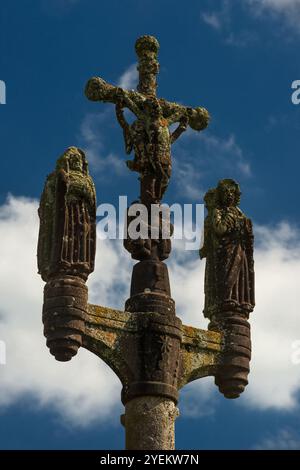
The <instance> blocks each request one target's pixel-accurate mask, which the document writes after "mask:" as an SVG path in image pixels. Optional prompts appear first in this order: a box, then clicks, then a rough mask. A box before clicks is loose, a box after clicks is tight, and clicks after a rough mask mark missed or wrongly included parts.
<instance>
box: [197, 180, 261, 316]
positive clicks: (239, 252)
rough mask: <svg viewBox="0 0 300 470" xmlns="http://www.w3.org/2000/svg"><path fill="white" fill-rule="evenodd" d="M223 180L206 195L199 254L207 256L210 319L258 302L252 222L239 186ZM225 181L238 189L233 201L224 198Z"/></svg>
mask: <svg viewBox="0 0 300 470" xmlns="http://www.w3.org/2000/svg"><path fill="white" fill-rule="evenodd" d="M222 181H223V183H222V182H220V183H222V184H220V183H219V186H218V188H216V189H214V190H210V192H208V193H207V195H206V206H207V209H208V215H207V217H206V220H205V226H204V246H203V248H202V249H201V250H200V256H201V257H202V258H203V257H206V268H205V307H204V314H205V316H206V317H208V318H212V316H214V315H215V314H218V313H219V312H220V311H224V310H232V309H234V310H241V311H244V312H245V313H247V312H248V313H249V312H250V311H252V310H253V307H254V304H255V300H254V262H253V233H252V224H251V221H250V220H249V219H248V218H247V217H246V216H245V215H244V214H243V212H242V211H241V210H240V209H239V208H238V207H237V204H238V202H239V194H240V193H239V189H238V185H236V186H235V184H236V183H235V184H233V182H232V180H222ZM224 181H225V182H226V183H224ZM225 184H226V185H230V184H231V186H232V187H233V188H234V190H235V191H236V192H237V194H235V196H234V199H235V200H234V201H233V200H231V199H230V197H228V198H227V196H226V197H223V195H222V187H223V186H224V185H225Z"/></svg>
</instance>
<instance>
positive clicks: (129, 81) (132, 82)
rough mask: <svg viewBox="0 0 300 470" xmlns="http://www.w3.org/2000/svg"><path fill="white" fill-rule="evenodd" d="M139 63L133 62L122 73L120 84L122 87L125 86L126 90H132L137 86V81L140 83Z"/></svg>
mask: <svg viewBox="0 0 300 470" xmlns="http://www.w3.org/2000/svg"><path fill="white" fill-rule="evenodd" d="M136 67H137V64H136V63H134V64H131V65H130V66H129V67H128V68H127V69H126V70H125V72H123V73H122V75H121V77H120V79H119V82H118V86H120V87H121V88H124V89H126V90H132V89H134V88H136V86H137V83H138V78H139V76H138V71H137V68H136Z"/></svg>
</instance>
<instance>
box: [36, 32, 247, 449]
mask: <svg viewBox="0 0 300 470" xmlns="http://www.w3.org/2000/svg"><path fill="white" fill-rule="evenodd" d="M136 51H137V54H138V57H139V65H138V70H139V85H138V90H137V91H126V90H121V89H120V88H118V87H114V86H112V85H109V84H107V83H106V82H104V81H103V80H102V79H100V78H92V79H91V80H89V82H88V84H87V86H86V95H87V96H88V98H89V99H91V100H94V101H109V102H112V103H114V104H115V105H116V113H117V118H118V120H119V122H120V124H121V126H122V128H123V131H124V138H125V145H126V151H127V152H128V153H130V152H131V150H132V149H133V150H134V153H135V156H134V160H133V161H129V162H128V167H129V168H130V169H131V170H134V171H137V172H138V173H139V174H140V181H141V193H140V198H139V202H140V203H142V204H144V206H145V207H146V208H147V209H149V211H150V212H151V208H152V206H156V207H157V208H158V209H160V208H161V206H160V202H161V198H162V195H163V194H164V192H165V190H166V188H167V186H168V181H169V177H170V174H171V168H170V167H171V155H170V147H171V144H172V142H173V141H174V140H175V139H176V138H178V137H179V135H180V134H181V133H182V132H183V130H185V129H186V127H187V126H188V125H189V126H190V127H192V128H193V129H196V130H201V129H204V128H205V127H206V125H207V123H208V113H207V111H206V110H204V109H203V108H195V109H192V108H186V107H184V106H181V105H178V104H175V103H170V102H168V101H166V100H164V99H157V98H156V75H157V72H158V62H157V51H158V42H157V41H156V39H155V38H153V37H151V36H143V37H142V38H140V39H138V41H137V43H136ZM124 107H128V109H130V110H131V111H132V112H133V113H134V114H135V115H136V117H137V120H136V121H135V122H134V123H133V124H132V125H131V126H129V124H128V123H127V122H126V120H125V117H124V113H123V108H124ZM174 122H178V123H179V125H178V128H177V129H176V130H175V131H174V132H173V134H171V132H170V131H169V125H170V124H172V123H174ZM239 198H240V191H239V186H238V185H237V183H236V182H234V181H233V180H229V179H227V180H222V181H220V182H219V184H218V186H217V187H216V188H214V189H212V190H209V191H208V192H207V194H206V196H205V202H206V206H207V209H208V215H207V217H206V220H205V227H204V245H203V247H202V248H201V250H200V257H201V258H204V257H205V258H206V259H207V265H206V274H205V307H204V314H205V316H206V317H207V318H209V319H210V324H209V327H208V330H207V331H206V330H201V329H197V328H194V327H192V326H186V325H183V324H182V322H181V320H180V318H178V317H177V315H176V311H175V302H174V300H173V299H172V297H171V289H170V283H169V276H168V269H167V266H166V264H165V263H164V262H163V261H164V260H165V259H166V258H168V256H169V254H170V251H171V240H170V235H171V233H172V224H171V223H170V222H169V221H167V227H168V233H169V237H165V236H163V230H162V226H163V222H164V216H163V215H161V216H160V217H158V221H157V224H156V226H155V227H153V220H152V218H151V217H150V216H148V215H147V218H146V220H144V221H143V224H144V225H145V226H146V236H143V237H142V236H140V237H138V238H137V239H136V238H133V237H131V234H130V233H129V232H128V233H127V237H125V239H124V247H125V248H126V249H127V250H128V251H129V253H130V254H131V256H132V258H133V259H135V260H138V263H136V264H135V265H134V267H133V273H132V279H131V288H130V295H129V298H128V299H127V300H126V302H125V308H124V311H119V310H115V309H112V308H108V307H104V306H97V305H91V304H89V303H88V288H87V286H86V284H85V283H86V280H87V277H88V275H89V274H90V273H91V272H92V271H93V269H94V259H95V249H96V193H95V187H94V183H93V181H92V178H91V177H90V175H89V171H88V163H87V159H86V156H85V154H84V152H83V151H82V150H80V149H78V148H76V147H70V148H69V149H67V151H66V152H64V154H63V155H62V156H61V157H60V158H59V159H58V161H57V164H56V169H55V171H54V172H53V173H52V174H51V175H49V176H48V178H47V181H46V184H45V187H44V191H43V194H42V197H41V202H40V208H39V217H40V233H39V242H38V267H39V273H40V274H41V276H42V278H43V280H44V281H45V282H46V285H45V289H44V306H43V323H44V334H45V336H46V338H47V346H48V347H49V349H50V353H51V354H52V355H53V356H54V357H55V358H56V359H57V360H58V361H68V360H70V359H71V358H72V357H73V356H75V355H76V354H77V351H78V349H79V348H80V347H84V348H86V349H88V350H89V351H91V352H93V353H94V354H96V355H97V356H98V357H99V358H101V359H102V360H104V361H105V362H106V364H108V365H109V366H110V367H111V369H112V370H113V371H114V372H115V373H116V374H117V376H118V377H119V379H120V381H121V384H122V394H121V399H122V403H123V404H124V407H125V413H124V415H122V417H121V422H122V424H123V425H124V427H125V432H126V448H127V449H142V450H155V449H174V446H175V419H176V417H177V416H178V414H179V411H178V408H177V402H178V396H179V391H180V390H181V389H182V387H183V386H184V385H186V384H187V383H189V382H191V381H193V380H196V379H199V378H201V377H205V376H214V377H215V382H216V385H217V386H218V387H219V390H220V391H221V393H223V394H224V396H225V397H226V398H236V397H238V396H239V395H240V393H241V392H242V391H243V390H244V388H245V385H246V384H247V376H248V372H249V361H250V351H251V344H250V329H249V324H248V317H249V313H250V312H251V311H252V310H253V307H254V270H253V236H252V226H251V222H250V221H249V219H247V218H246V216H244V214H243V213H242V212H241V211H240V209H239V208H238V204H239ZM130 209H132V206H131V207H129V208H128V214H127V219H128V220H127V222H131V221H132V220H135V216H134V215H133V216H132V212H131V211H130ZM128 225H129V223H128V224H127V226H128ZM153 228H155V229H157V233H158V236H157V237H153V236H152V233H153ZM187 302H188V299H187ZM78 380H81V378H80V377H78ZM87 387H88V384H87ZM99 393H101V391H99ZM199 447H200V443H199Z"/></svg>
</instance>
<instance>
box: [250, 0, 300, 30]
mask: <svg viewBox="0 0 300 470" xmlns="http://www.w3.org/2000/svg"><path fill="white" fill-rule="evenodd" d="M248 5H249V7H250V9H251V12H252V13H253V14H254V15H257V16H262V15H264V16H266V15H268V16H270V15H271V17H273V18H276V19H278V20H283V24H285V25H287V26H288V27H290V28H291V29H292V30H294V31H297V32H299V31H300V28H299V20H300V0H248Z"/></svg>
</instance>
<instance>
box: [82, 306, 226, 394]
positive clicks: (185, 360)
mask: <svg viewBox="0 0 300 470" xmlns="http://www.w3.org/2000/svg"><path fill="white" fill-rule="evenodd" d="M154 318H155V316H154ZM154 318H153V317H152V316H147V314H145V313H143V314H141V313H130V312H126V311H125V312H122V311H120V310H113V309H110V308H106V307H101V306H98V305H91V304H89V306H88V314H87V319H86V323H85V330H84V333H83V343H82V346H83V347H84V348H86V349H88V350H89V351H91V352H93V353H94V354H96V355H97V356H99V357H100V358H101V359H102V360H103V361H104V362H106V364H108V366H109V367H110V368H111V369H112V370H114V372H115V373H116V374H117V376H118V377H119V379H120V381H121V383H122V384H123V393H122V396H123V401H126V399H128V393H129V390H130V389H131V385H132V384H138V383H139V382H138V380H139V379H140V378H141V376H143V374H145V375H144V376H146V378H149V376H148V377H147V373H148V372H147V371H143V370H141V367H142V366H143V363H142V360H141V359H142V354H136V351H137V349H138V348H139V346H140V344H139V342H140V341H139V339H141V337H142V336H143V332H145V328H148V329H147V334H148V337H150V336H149V323H150V322H151V321H154ZM154 323H155V321H154ZM158 325H159V323H156V325H155V326H156V328H157V331H156V333H157V335H158V338H159V335H160V334H161V333H164V335H165V336H167V337H168V338H169V339H168V340H167V341H164V342H163V341H162V342H161V344H164V350H163V351H162V350H160V351H159V354H160V356H159V355H158V356H157V355H156V357H153V360H152V361H150V363H152V364H153V363H154V364H153V365H154V366H155V361H157V362H159V361H163V357H162V356H163V355H164V354H165V355H166V357H167V358H166V359H165V360H166V362H168V350H167V349H168V345H169V347H170V348H172V347H173V348H174V346H173V344H172V340H171V338H173V337H174V336H175V337H176V338H177V337H178V339H179V335H180V336H181V338H180V349H179V355H178V356H177V359H176V360H177V361H178V364H177V372H176V373H177V375H176V377H174V378H173V379H174V380H175V381H177V388H178V389H180V388H182V387H183V386H184V385H185V384H187V383H189V382H191V381H193V380H196V379H198V378H201V377H206V376H210V375H214V374H215V373H216V371H217V369H218V365H219V364H220V363H221V354H220V353H221V351H222V349H223V348H224V343H223V335H222V334H221V333H218V332H214V331H206V330H201V329H198V328H193V327H191V326H185V325H181V322H180V320H179V319H178V318H177V317H176V326H175V327H174V326H173V327H170V326H168V327H167V328H165V330H164V331H163V332H162V331H159V328H161V329H162V330H163V329H164V327H165V326H166V324H164V325H163V327H162V324H160V325H159V326H158ZM172 328H173V329H174V330H172ZM166 330H167V331H166ZM144 339H145V338H144ZM149 344H150V340H149ZM152 344H153V343H152ZM152 347H153V346H152ZM150 352H151V351H150V349H149V353H150ZM174 356H175V357H176V354H174V349H173V357H174ZM175 366H176V364H175ZM154 368H155V367H154ZM167 369H168V370H171V367H170V364H168V366H167ZM158 370H159V367H158ZM173 370H174V368H173ZM175 371H176V367H175ZM150 375H151V371H150ZM164 378H165V379H166V380H168V377H164ZM162 383H163V382H161V384H162ZM173 386H174V385H173ZM174 388H175V387H174ZM169 392H170V393H169V395H171V396H172V397H173V399H174V390H173V388H172V387H170V390H169ZM142 393H143V394H146V393H144V389H143V390H142ZM152 393H153V394H156V391H155V388H153V389H152ZM138 394H139V393H138V391H137V395H138ZM148 394H149V395H151V393H148ZM157 394H158V395H162V394H167V395H168V390H164V389H163V386H162V385H161V387H160V388H159V390H157ZM175 395H176V393H175Z"/></svg>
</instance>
